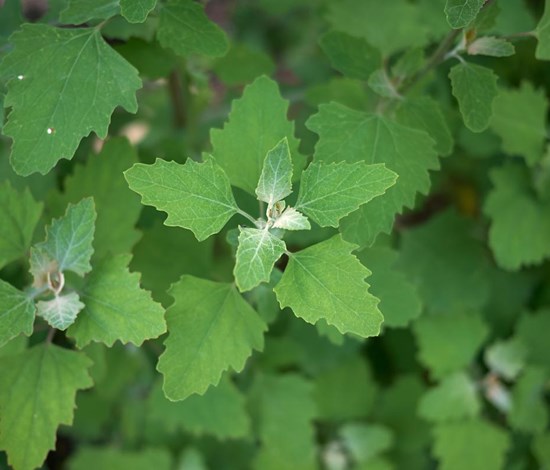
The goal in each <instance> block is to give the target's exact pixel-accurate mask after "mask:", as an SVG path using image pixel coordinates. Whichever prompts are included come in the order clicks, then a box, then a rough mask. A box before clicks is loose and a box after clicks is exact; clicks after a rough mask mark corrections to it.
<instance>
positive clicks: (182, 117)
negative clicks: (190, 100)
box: [168, 69, 187, 129]
mask: <svg viewBox="0 0 550 470" xmlns="http://www.w3.org/2000/svg"><path fill="white" fill-rule="evenodd" d="M183 86H184V84H182V76H181V73H180V72H179V70H177V69H176V70H173V71H172V72H171V73H170V75H169V76H168V88H169V90H170V95H171V97H172V107H173V116H174V127H175V128H176V129H183V128H185V126H186V125H187V113H186V111H185V106H186V102H185V93H184V91H183Z"/></svg>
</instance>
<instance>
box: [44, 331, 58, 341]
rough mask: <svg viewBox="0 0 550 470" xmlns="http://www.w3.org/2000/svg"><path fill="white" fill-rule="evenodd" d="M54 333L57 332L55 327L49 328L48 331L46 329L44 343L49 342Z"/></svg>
mask: <svg viewBox="0 0 550 470" xmlns="http://www.w3.org/2000/svg"><path fill="white" fill-rule="evenodd" d="M55 333H57V330H56V329H55V328H50V331H48V336H46V343H48V344H51V342H52V341H53V338H54V336H55Z"/></svg>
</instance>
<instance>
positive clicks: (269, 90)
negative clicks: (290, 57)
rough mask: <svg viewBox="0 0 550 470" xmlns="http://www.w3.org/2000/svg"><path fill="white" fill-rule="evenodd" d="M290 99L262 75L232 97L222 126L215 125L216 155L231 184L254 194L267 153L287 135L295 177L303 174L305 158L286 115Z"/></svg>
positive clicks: (212, 132)
mask: <svg viewBox="0 0 550 470" xmlns="http://www.w3.org/2000/svg"><path fill="white" fill-rule="evenodd" d="M287 112H288V102H287V101H286V100H284V99H283V98H282V97H281V94H280V93H279V88H278V86H277V83H276V82H274V81H273V80H271V79H270V78H267V77H259V78H257V79H256V80H255V81H254V82H253V83H252V84H250V85H248V86H247V87H246V88H245V89H244V92H243V95H242V97H241V98H239V99H238V100H235V101H233V104H232V107H231V113H230V114H229V121H228V122H227V123H226V124H225V126H224V128H223V129H212V131H211V133H210V140H211V142H212V147H213V149H214V151H213V155H214V157H215V158H216V161H217V162H218V163H219V165H220V166H221V167H222V168H223V169H224V170H225V172H226V173H227V176H229V179H230V181H231V184H232V185H234V186H237V187H239V188H241V189H244V190H245V191H247V192H249V193H250V194H254V190H255V189H256V185H257V183H258V180H259V179H260V175H261V172H262V167H263V162H264V159H265V156H266V154H267V153H268V152H269V151H270V150H271V149H272V148H273V147H275V145H277V143H279V142H280V141H281V139H283V138H284V137H286V138H287V139H288V146H289V149H290V154H291V156H292V164H293V167H294V177H295V178H296V179H297V178H298V177H299V176H300V172H301V169H302V168H303V166H304V163H305V159H304V158H303V157H302V156H301V155H300V154H299V153H298V144H299V142H298V140H297V139H296V138H295V137H294V124H293V123H292V122H290V121H288V119H287Z"/></svg>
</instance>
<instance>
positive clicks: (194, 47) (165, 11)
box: [133, 0, 229, 57]
mask: <svg viewBox="0 0 550 470" xmlns="http://www.w3.org/2000/svg"><path fill="white" fill-rule="evenodd" d="M133 1H135V0H133ZM157 39H158V40H159V42H160V43H161V45H162V46H163V47H166V48H170V49H172V50H173V51H174V52H175V53H176V54H178V55H180V56H182V57H187V56H188V55H189V54H201V55H206V56H209V57H220V56H223V55H224V54H225V53H226V52H227V49H228V47H229V44H228V42H227V36H226V35H225V33H224V32H223V30H222V29H220V27H219V26H218V25H216V24H215V23H213V22H212V21H210V20H209V19H208V17H207V16H206V14H205V13H204V7H203V6H202V5H201V4H200V3H197V2H189V1H184V2H182V1H181V0H169V1H168V3H166V4H164V5H163V6H162V9H161V10H160V21H159V26H158V31H157Z"/></svg>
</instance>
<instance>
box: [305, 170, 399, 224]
mask: <svg viewBox="0 0 550 470" xmlns="http://www.w3.org/2000/svg"><path fill="white" fill-rule="evenodd" d="M396 180H397V175H396V174H395V173H394V172H393V171H391V170H388V169H387V168H386V167H385V165H382V164H378V165H368V164H366V163H364V162H357V163H352V164H350V163H345V162H342V163H332V164H324V163H322V162H321V163H312V164H310V165H309V166H308V168H307V169H306V170H305V171H304V172H303V173H302V180H301V184H300V193H299V195H298V201H297V202H296V209H297V210H299V211H301V212H304V213H305V214H307V215H308V216H309V217H311V218H312V219H313V220H314V221H315V222H317V223H318V224H319V225H320V226H321V227H338V224H339V222H340V219H341V218H342V217H344V216H346V215H348V214H349V213H350V212H353V211H354V210H356V209H358V208H359V207H360V206H361V205H363V204H366V203H367V202H369V201H370V200H372V199H374V198H375V197H376V196H380V195H381V194H384V192H385V191H386V189H388V188H389V187H391V186H393V185H394V184H395V181H396Z"/></svg>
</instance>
